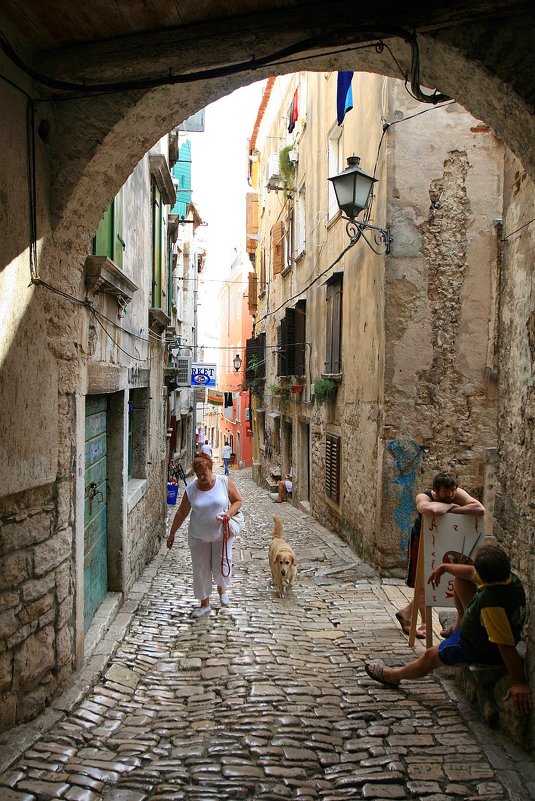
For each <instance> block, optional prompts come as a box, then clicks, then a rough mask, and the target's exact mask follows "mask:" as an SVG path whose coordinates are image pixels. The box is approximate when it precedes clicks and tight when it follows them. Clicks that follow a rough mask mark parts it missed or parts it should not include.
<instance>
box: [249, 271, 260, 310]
mask: <svg viewBox="0 0 535 801" xmlns="http://www.w3.org/2000/svg"><path fill="white" fill-rule="evenodd" d="M248 281H249V291H248V293H247V295H248V297H247V306H248V308H249V314H254V313H255V312H256V310H257V308H258V296H257V284H258V279H257V277H256V273H249V275H248Z"/></svg>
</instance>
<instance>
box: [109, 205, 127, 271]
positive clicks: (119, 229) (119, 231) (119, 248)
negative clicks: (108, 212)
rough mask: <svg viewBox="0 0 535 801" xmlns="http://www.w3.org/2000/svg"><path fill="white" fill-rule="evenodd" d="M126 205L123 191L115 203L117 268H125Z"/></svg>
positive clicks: (114, 232) (114, 239)
mask: <svg viewBox="0 0 535 801" xmlns="http://www.w3.org/2000/svg"><path fill="white" fill-rule="evenodd" d="M123 217H124V203H123V191H122V189H121V190H120V191H119V192H118V193H117V195H116V196H115V199H114V201H113V257H112V258H113V261H114V262H115V264H116V265H117V267H122V266H123V253H124V238H123Z"/></svg>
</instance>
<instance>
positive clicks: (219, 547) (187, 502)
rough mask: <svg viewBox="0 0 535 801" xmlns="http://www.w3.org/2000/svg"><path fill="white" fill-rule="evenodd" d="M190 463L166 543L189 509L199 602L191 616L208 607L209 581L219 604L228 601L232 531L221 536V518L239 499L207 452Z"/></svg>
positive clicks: (234, 508) (235, 507) (203, 612)
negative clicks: (190, 478) (189, 473)
mask: <svg viewBox="0 0 535 801" xmlns="http://www.w3.org/2000/svg"><path fill="white" fill-rule="evenodd" d="M192 467H193V472H194V473H195V476H196V480H195V481H191V482H190V483H189V484H188V485H187V487H186V491H185V493H184V495H183V497H182V501H181V503H180V506H179V507H178V509H177V511H176V514H175V517H174V520H173V522H172V524H171V530H170V533H169V536H168V538H167V547H168V548H172V546H173V543H174V541H175V534H176V532H177V530H178V529H179V528H180V526H181V525H182V523H183V522H184V520H185V519H186V517H187V516H188V515H189V514H190V512H191V514H190V519H189V527H188V545H189V548H190V551H191V564H192V568H193V594H194V595H195V597H196V598H198V599H199V601H200V602H201V603H200V606H198V607H197V608H196V609H194V611H193V616H194V617H202V616H204V615H207V614H209V613H210V610H211V606H210V595H211V592H212V585H213V582H215V584H216V585H217V591H218V593H219V598H220V601H221V605H222V606H228V604H229V597H228V593H227V590H228V587H229V584H230V575H231V569H232V535H231V536H230V537H229V538H228V539H227V538H225V537H224V536H223V535H224V530H223V529H224V518H225V516H228V517H229V518H232V517H233V516H234V515H235V514H236V513H237V512H238V511H239V509H240V507H241V504H242V500H241V496H240V493H239V492H238V490H237V488H236V486H235V485H234V483H233V482H232V481H231V480H230V479H229V478H227V477H226V476H218V475H216V474H215V473H214V472H213V462H212V459H211V457H210V456H208V454H199V455H198V456H196V457H195V459H194V460H193V465H192ZM227 487H228V489H227ZM229 504H230V506H229Z"/></svg>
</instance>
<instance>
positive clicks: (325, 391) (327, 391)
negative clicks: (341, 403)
mask: <svg viewBox="0 0 535 801" xmlns="http://www.w3.org/2000/svg"><path fill="white" fill-rule="evenodd" d="M337 389H338V385H337V384H335V382H334V381H331V379H330V378H316V380H315V381H314V397H315V398H316V401H317V403H332V401H333V400H334V399H335V397H336V391H337Z"/></svg>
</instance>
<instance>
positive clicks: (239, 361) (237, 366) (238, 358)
mask: <svg viewBox="0 0 535 801" xmlns="http://www.w3.org/2000/svg"><path fill="white" fill-rule="evenodd" d="M232 364H233V365H234V369H235V370H236V372H237V373H239V372H240V370H241V366H242V359H241V356H240V354H239V353H237V354H236V355H235V357H234V358H233V360H232Z"/></svg>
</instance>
